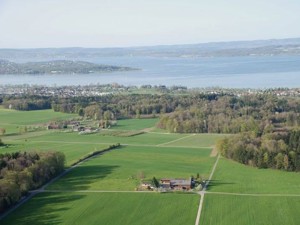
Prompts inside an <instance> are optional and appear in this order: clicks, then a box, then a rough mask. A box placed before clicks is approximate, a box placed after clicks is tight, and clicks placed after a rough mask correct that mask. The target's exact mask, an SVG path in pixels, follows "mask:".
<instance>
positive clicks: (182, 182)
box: [170, 179, 191, 186]
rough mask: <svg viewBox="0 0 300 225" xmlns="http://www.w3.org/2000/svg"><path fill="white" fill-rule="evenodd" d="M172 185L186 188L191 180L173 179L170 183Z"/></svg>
mask: <svg viewBox="0 0 300 225" xmlns="http://www.w3.org/2000/svg"><path fill="white" fill-rule="evenodd" d="M170 183H171V184H172V185H180V186H186V185H191V179H188V180H186V179H173V180H171V181H170Z"/></svg>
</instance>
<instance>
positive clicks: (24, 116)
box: [0, 109, 76, 134]
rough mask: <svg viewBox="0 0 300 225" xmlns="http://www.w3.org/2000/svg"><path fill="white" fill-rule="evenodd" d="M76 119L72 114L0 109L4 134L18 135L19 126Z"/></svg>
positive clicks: (51, 111)
mask: <svg viewBox="0 0 300 225" xmlns="http://www.w3.org/2000/svg"><path fill="white" fill-rule="evenodd" d="M72 117H76V115H74V114H67V113H60V112H54V111H53V110H50V109H49V110H35V111H16V110H8V109H0V127H1V128H5V129H6V134H12V133H18V132H19V127H20V126H25V125H36V124H41V123H46V122H48V121H50V120H56V119H67V118H72Z"/></svg>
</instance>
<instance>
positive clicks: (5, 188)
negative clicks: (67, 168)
mask: <svg viewBox="0 0 300 225" xmlns="http://www.w3.org/2000/svg"><path fill="white" fill-rule="evenodd" d="M64 163H65V155H64V154H63V153H61V152H39V153H37V152H14V153H5V154H0V194H1V195H0V212H4V211H5V210H6V209H8V208H9V207H11V206H12V205H14V204H15V203H16V202H17V201H18V200H19V199H20V198H21V197H22V196H24V195H26V194H27V193H28V191H29V190H31V189H35V188H38V187H40V186H42V185H43V184H45V183H46V182H47V181H49V180H50V179H51V178H53V177H55V176H56V175H58V174H59V173H61V172H62V171H63V170H64Z"/></svg>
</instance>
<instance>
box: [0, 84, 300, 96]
mask: <svg viewBox="0 0 300 225" xmlns="http://www.w3.org/2000/svg"><path fill="white" fill-rule="evenodd" d="M120 93H123V94H192V93H195V94H216V95H223V94H224V95H232V96H244V95H253V94H266V93H268V94H271V95H276V96H300V88H270V89H251V88H250V89H248V88H242V89H234V88H220V87H206V88H187V87H185V86H180V85H179V86H170V87H168V86H165V85H141V86H124V85H120V84H118V83H112V84H103V85H100V84H96V85H76V86H75V85H73V86H42V85H28V84H24V85H0V95H13V96H24V95H35V96H60V97H80V96H85V97H88V96H103V95H111V94H120Z"/></svg>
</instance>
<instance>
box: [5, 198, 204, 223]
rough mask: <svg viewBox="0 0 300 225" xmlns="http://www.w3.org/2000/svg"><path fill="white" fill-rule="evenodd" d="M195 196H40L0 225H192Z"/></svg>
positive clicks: (194, 211) (196, 206)
mask: <svg viewBox="0 0 300 225" xmlns="http://www.w3.org/2000/svg"><path fill="white" fill-rule="evenodd" d="M198 202H199V195H195V194H189V195H186V194H185V195H182V194H157V193H42V194H39V195H38V196H36V197H35V198H33V199H31V200H30V201H29V202H28V203H27V204H26V205H23V206H22V207H21V208H20V209H19V210H18V211H16V212H15V213H14V214H11V215H10V216H8V217H7V218H6V219H5V220H4V221H1V225H12V224H15V225H19V224H20V225H21V224H22V225H43V224H53V225H57V224H63V225H66V224H74V225H75V224H78V225H82V224H87V225H93V224H95V225H99V224H103V225H116V224H122V225H141V224H147V225H165V224H173V225H182V224H185V225H193V224H194V223H195V219H196V212H197V209H198Z"/></svg>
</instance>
